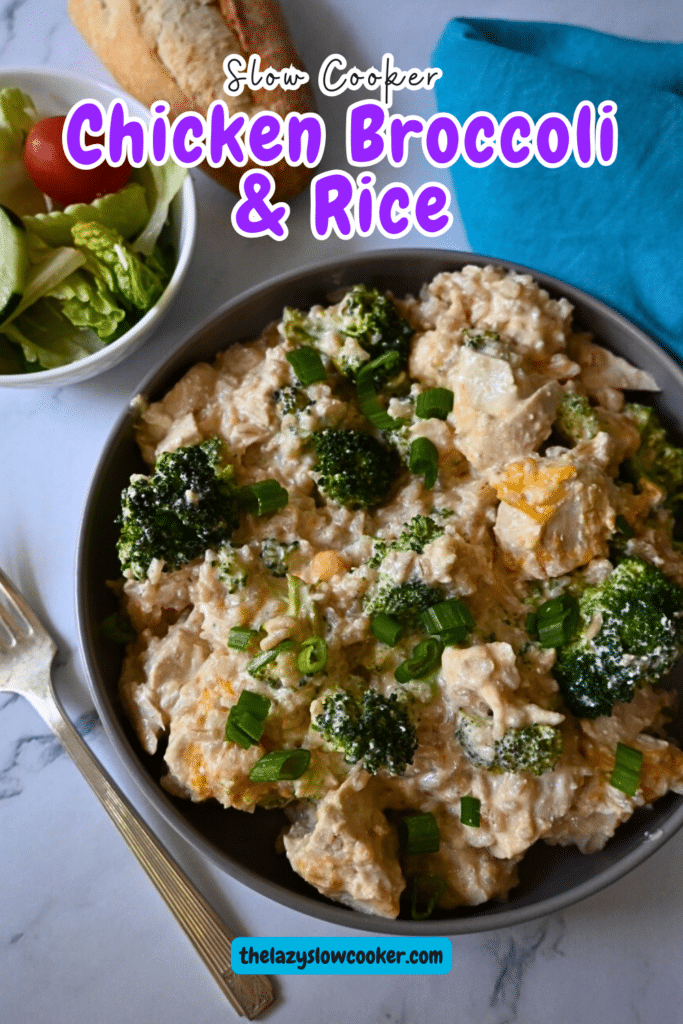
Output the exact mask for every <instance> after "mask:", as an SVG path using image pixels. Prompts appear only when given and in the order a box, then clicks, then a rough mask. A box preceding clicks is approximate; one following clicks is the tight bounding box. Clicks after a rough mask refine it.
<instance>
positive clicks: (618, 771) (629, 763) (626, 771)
mask: <svg viewBox="0 0 683 1024" xmlns="http://www.w3.org/2000/svg"><path fill="white" fill-rule="evenodd" d="M642 763H643V755H642V753H641V751H640V750H634V749H633V747H627V746H626V744H625V743H617V754H616V758H615V761H614V771H613V772H612V776H611V778H610V780H609V782H610V786H614V788H615V789H619V790H621V792H622V793H626V795H627V796H635V795H636V793H637V792H638V787H639V786H640V769H641V765H642Z"/></svg>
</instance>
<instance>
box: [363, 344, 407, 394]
mask: <svg viewBox="0 0 683 1024" xmlns="http://www.w3.org/2000/svg"><path fill="white" fill-rule="evenodd" d="M400 362H401V357H400V355H399V353H398V352H396V351H395V350H394V351H392V352H385V353H384V354H383V355H381V356H377V358H376V359H371V360H370V362H369V363H363V365H362V366H361V368H360V369H359V371H358V373H357V374H356V387H357V388H358V387H360V389H361V390H364V389H366V388H368V387H369V388H372V390H373V391H374V390H375V384H376V379H377V371H378V370H379V371H383V372H382V373H381V377H386V376H388V374H389V372H390V371H391V370H393V369H394V367H397V366H398V364H399V363H400Z"/></svg>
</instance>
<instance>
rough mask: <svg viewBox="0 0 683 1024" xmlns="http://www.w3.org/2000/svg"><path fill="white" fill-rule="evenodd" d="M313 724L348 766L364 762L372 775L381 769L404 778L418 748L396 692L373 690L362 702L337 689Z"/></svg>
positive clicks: (404, 706)
mask: <svg viewBox="0 0 683 1024" xmlns="http://www.w3.org/2000/svg"><path fill="white" fill-rule="evenodd" d="M312 725H313V728H314V729H316V730H317V731H318V732H320V733H321V734H322V735H323V737H324V738H325V740H326V741H327V742H328V743H329V744H330V746H332V747H334V749H335V750H339V751H341V752H342V753H343V754H344V759H345V760H346V762H347V763H348V764H354V763H355V762H357V761H360V760H361V759H362V760H363V764H364V767H365V769H366V770H367V771H369V772H370V773H371V774H372V775H376V774H377V772H378V771H379V770H380V768H385V769H386V770H387V771H388V772H391V774H392V775H402V774H403V773H404V771H405V770H406V765H408V764H410V763H411V762H412V760H413V755H414V754H415V751H416V749H417V736H416V733H415V727H414V725H413V724H412V722H411V720H410V715H409V712H408V708H407V706H406V704H405V702H404V701H402V700H400V699H399V697H398V695H397V694H395V693H392V694H391V695H390V696H389V697H383V696H382V694H381V693H379V692H378V691H377V690H374V689H372V688H371V689H368V690H366V691H365V693H364V694H363V697H362V699H361V700H360V701H359V700H357V699H356V698H355V697H353V696H352V695H351V694H350V693H346V692H345V691H343V690H336V691H334V692H333V693H331V694H329V695H328V696H327V697H325V699H324V700H323V705H322V710H321V712H320V714H319V715H318V716H317V717H316V718H315V720H314V721H313V723H312Z"/></svg>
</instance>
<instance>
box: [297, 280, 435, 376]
mask: <svg viewBox="0 0 683 1024" xmlns="http://www.w3.org/2000/svg"><path fill="white" fill-rule="evenodd" d="M282 329H283V331H284V334H285V337H286V338H287V339H288V340H289V341H292V342H294V343H295V344H297V345H301V344H304V345H313V346H317V345H319V342H320V340H321V338H322V337H323V336H324V335H326V334H329V332H335V333H336V334H338V335H340V336H341V337H342V338H343V337H347V338H351V339H353V341H354V342H355V345H347V346H345V345H344V344H342V345H341V348H340V350H339V352H338V353H337V354H336V355H335V356H334V360H335V364H336V366H337V369H338V370H339V371H340V373H343V374H345V375H346V376H349V377H355V375H356V373H357V371H358V370H359V369H360V368H361V366H363V365H365V363H366V362H368V361H369V360H372V359H377V358H378V357H379V356H382V355H384V354H385V353H386V352H396V353H397V354H398V356H399V359H398V362H397V363H396V364H395V365H394V366H393V367H392V375H395V374H398V373H400V372H401V371H404V370H405V369H406V366H407V362H408V351H409V348H410V340H411V338H412V336H413V334H414V333H415V332H414V331H413V329H412V327H411V326H410V324H409V323H408V322H407V321H406V320H404V318H403V317H402V316H401V314H400V313H399V311H398V309H397V308H396V306H395V305H394V303H393V302H392V301H391V299H390V298H389V297H388V296H386V295H384V294H383V293H382V292H380V291H379V290H378V289H377V288H368V287H367V286H366V285H355V286H354V287H353V288H351V289H350V290H349V291H348V292H347V293H346V295H345V296H344V298H343V299H342V300H341V302H340V303H339V304H338V305H337V306H331V307H329V308H328V309H322V308H320V307H314V308H313V309H312V310H311V311H310V313H304V312H302V311H301V310H298V309H289V308H288V309H285V311H284V314H283V319H282ZM359 347H360V349H361V351H359V350H358V348H359ZM364 353H365V354H367V358H364V355H363V354H364Z"/></svg>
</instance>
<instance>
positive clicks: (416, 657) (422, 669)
mask: <svg viewBox="0 0 683 1024" xmlns="http://www.w3.org/2000/svg"><path fill="white" fill-rule="evenodd" d="M442 652H443V644H442V643H441V641H440V640H437V638H436V637H433V636H432V637H430V638H429V640H422V641H421V642H420V643H419V644H418V645H417V646H416V647H415V648H413V653H412V654H411V656H410V657H409V658H408V659H407V660H406V661H402V662H401V664H400V665H398V667H397V668H396V671H395V672H394V679H396V680H397V681H398V682H399V683H407V682H409V681H410V680H411V679H421V678H422V676H426V675H427V673H428V672H431V671H432V669H434V668H436V666H437V665H438V664H439V661H440V660H441V654H442Z"/></svg>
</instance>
